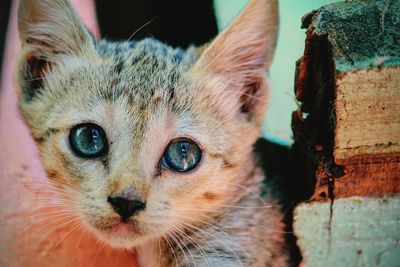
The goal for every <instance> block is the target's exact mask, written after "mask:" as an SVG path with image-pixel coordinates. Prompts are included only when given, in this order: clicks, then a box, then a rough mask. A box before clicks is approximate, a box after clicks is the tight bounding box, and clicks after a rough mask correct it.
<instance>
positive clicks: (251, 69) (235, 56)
mask: <svg viewBox="0 0 400 267" xmlns="http://www.w3.org/2000/svg"><path fill="white" fill-rule="evenodd" d="M278 17H279V15H278V3H277V0H250V2H249V4H248V5H247V6H246V8H245V9H244V10H243V11H242V12H241V13H240V15H239V16H238V17H237V18H236V19H235V20H234V21H233V22H232V23H231V24H230V25H229V26H228V28H226V29H225V30H224V31H223V32H222V33H221V34H219V35H218V36H217V37H216V39H215V40H214V41H212V42H211V44H210V45H209V46H208V48H207V49H205V51H204V52H203V53H202V55H201V56H200V58H199V60H198V61H197V63H196V64H195V66H194V67H193V68H192V71H194V72H195V73H197V74H201V75H204V74H205V75H207V74H211V75H212V76H214V77H221V78H222V79H223V80H224V81H225V83H227V84H228V87H229V89H230V90H233V91H236V92H237V94H236V95H238V96H239V97H240V100H239V102H238V103H239V105H241V107H240V109H241V110H242V111H243V112H247V113H252V112H253V113H262V112H263V109H262V108H261V109H260V108H259V107H257V103H255V100H256V99H257V98H264V96H265V95H266V90H267V88H266V85H265V76H266V72H267V70H268V69H269V66H270V64H271V61H272V57H273V54H274V50H275V43H276V38H277V31H278V24H279V19H278ZM215 90H218V89H216V88H215ZM261 105H262V104H261ZM263 106H265V105H263ZM256 108H257V109H258V110H254V109H256ZM261 110H262V111H261ZM251 115H252V114H250V116H251Z"/></svg>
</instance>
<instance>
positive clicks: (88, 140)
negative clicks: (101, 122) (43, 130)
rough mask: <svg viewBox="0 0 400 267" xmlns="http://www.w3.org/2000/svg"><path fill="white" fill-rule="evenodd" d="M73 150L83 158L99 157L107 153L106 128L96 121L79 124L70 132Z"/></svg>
mask: <svg viewBox="0 0 400 267" xmlns="http://www.w3.org/2000/svg"><path fill="white" fill-rule="evenodd" d="M69 143H70V145H71V149H72V151H73V152H74V153H75V154H76V155H78V156H79V157H82V158H98V157H102V156H104V155H105V154H106V153H107V149H108V144H107V138H106V134H105V132H104V130H103V129H102V128H101V127H100V126H98V125H96V124H94V123H83V124H78V125H76V126H75V127H73V128H72V130H71V132H70V134H69Z"/></svg>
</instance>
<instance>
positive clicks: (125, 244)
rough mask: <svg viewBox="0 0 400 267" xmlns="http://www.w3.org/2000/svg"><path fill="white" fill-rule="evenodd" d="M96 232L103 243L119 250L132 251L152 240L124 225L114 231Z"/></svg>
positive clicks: (97, 230)
mask: <svg viewBox="0 0 400 267" xmlns="http://www.w3.org/2000/svg"><path fill="white" fill-rule="evenodd" d="M94 232H95V234H96V236H97V237H98V238H99V239H100V240H101V241H103V242H104V243H106V244H108V245H109V246H111V247H113V248H119V249H132V248H134V247H136V246H138V245H141V244H143V243H145V242H147V241H148V240H149V239H151V238H150V236H149V235H146V234H141V233H138V232H137V231H136V230H133V229H129V227H126V226H124V225H118V226H116V227H115V228H113V229H112V230H100V229H96V230H95V231H94Z"/></svg>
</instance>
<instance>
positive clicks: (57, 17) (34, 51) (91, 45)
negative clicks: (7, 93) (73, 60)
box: [18, 0, 95, 101]
mask: <svg viewBox="0 0 400 267" xmlns="http://www.w3.org/2000/svg"><path fill="white" fill-rule="evenodd" d="M18 30H19V36H20V39H21V45H22V49H21V52H20V59H19V64H18V81H19V83H20V86H19V87H20V89H21V91H20V96H22V97H23V98H22V100H23V101H24V100H31V99H33V98H34V97H35V96H36V95H37V94H38V92H40V90H41V88H42V87H43V83H44V77H46V76H47V73H48V72H49V71H50V70H51V69H53V68H55V67H57V66H58V64H60V57H62V56H65V55H66V56H70V55H72V56H77V57H82V56H85V55H90V54H91V52H92V51H95V41H94V39H93V37H92V35H91V34H90V33H89V31H88V30H87V28H86V26H85V25H84V24H83V22H82V20H81V19H80V18H79V16H78V14H77V13H76V12H75V10H74V9H73V7H72V6H71V3H70V1H69V0H20V3H19V10H18Z"/></svg>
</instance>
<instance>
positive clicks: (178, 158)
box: [161, 139, 201, 172]
mask: <svg viewBox="0 0 400 267" xmlns="http://www.w3.org/2000/svg"><path fill="white" fill-rule="evenodd" d="M200 160H201V149H200V148H199V146H198V145H197V144H196V143H195V142H194V141H192V140H190V139H178V140H175V141H173V142H171V143H170V144H169V145H168V147H167V149H166V150H165V152H164V155H163V157H162V160H161V163H162V165H163V166H164V167H167V168H169V169H171V170H174V171H177V172H188V171H190V170H193V169H194V168H196V167H197V165H199V163H200Z"/></svg>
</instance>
